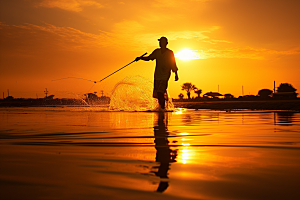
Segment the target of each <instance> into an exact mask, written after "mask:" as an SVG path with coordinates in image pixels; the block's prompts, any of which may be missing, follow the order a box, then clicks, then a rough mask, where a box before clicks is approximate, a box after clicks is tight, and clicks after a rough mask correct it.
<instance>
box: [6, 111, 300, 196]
mask: <svg viewBox="0 0 300 200" xmlns="http://www.w3.org/2000/svg"><path fill="white" fill-rule="evenodd" d="M0 162H1V165H0V194H1V199H72V200H73V199H151V200H152V199H224V200H225V199H226V200H227V199H261V200H266V199H272V200H274V199H278V200H279V199H280V200H281V199H285V200H289V199H298V195H299V192H298V190H299V187H300V181H299V180H300V171H299V168H300V113H294V112H281V111H280V112H270V111H268V112H265V111H259V112H258V111H237V112H222V111H210V110H198V111H194V110H184V109H181V110H178V111H176V112H174V113H147V112H107V111H105V112H103V111H101V110H85V109H83V108H55V107H54V108H5V109H4V108H0ZM16 191H18V192H16Z"/></svg>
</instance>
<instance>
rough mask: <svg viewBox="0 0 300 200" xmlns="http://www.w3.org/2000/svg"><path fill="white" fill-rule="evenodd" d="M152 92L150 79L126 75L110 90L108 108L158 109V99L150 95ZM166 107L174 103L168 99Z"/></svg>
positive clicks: (130, 109)
mask: <svg viewBox="0 0 300 200" xmlns="http://www.w3.org/2000/svg"><path fill="white" fill-rule="evenodd" d="M152 94H153V83H152V82H151V81H149V80H147V79H145V78H144V77H141V76H131V77H126V78H125V79H123V80H122V81H120V82H119V83H117V84H116V85H115V87H114V89H113V91H112V95H111V99H110V110H124V111H148V110H151V111H155V110H158V108H159V105H158V101H157V99H154V98H153V97H152ZM169 99H170V98H169ZM166 107H167V110H172V109H173V108H174V105H173V103H172V102H171V101H170V100H168V102H167V104H166Z"/></svg>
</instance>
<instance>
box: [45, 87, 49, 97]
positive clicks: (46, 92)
mask: <svg viewBox="0 0 300 200" xmlns="http://www.w3.org/2000/svg"><path fill="white" fill-rule="evenodd" d="M44 92H45V94H46V98H47V94H48V93H49V91H48V90H47V88H46V90H45V91H44Z"/></svg>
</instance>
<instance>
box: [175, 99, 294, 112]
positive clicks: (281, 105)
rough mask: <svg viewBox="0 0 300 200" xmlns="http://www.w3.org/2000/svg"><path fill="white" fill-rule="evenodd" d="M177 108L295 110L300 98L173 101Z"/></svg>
mask: <svg viewBox="0 0 300 200" xmlns="http://www.w3.org/2000/svg"><path fill="white" fill-rule="evenodd" d="M173 104H174V106H175V107H176V108H188V109H213V110H238V109H249V110H294V111H300V99H297V100H256V101H238V100H233V101H226V100H218V101H198V102H196V101H173Z"/></svg>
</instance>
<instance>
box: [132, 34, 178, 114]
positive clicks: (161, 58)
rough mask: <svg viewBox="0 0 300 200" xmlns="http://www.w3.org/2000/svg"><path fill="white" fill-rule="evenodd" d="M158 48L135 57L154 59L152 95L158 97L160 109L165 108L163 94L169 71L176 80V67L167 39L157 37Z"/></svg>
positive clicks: (146, 59)
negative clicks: (146, 54) (173, 74)
mask: <svg viewBox="0 0 300 200" xmlns="http://www.w3.org/2000/svg"><path fill="white" fill-rule="evenodd" d="M158 41H159V46H160V48H158V49H155V50H154V51H153V52H152V53H151V54H150V55H149V56H146V57H144V56H141V57H137V58H136V59H135V61H138V60H144V61H149V60H154V59H155V60H156V66H155V72H154V89H153V97H154V98H157V99H158V103H159V105H160V108H161V109H162V110H164V109H165V100H166V98H165V96H167V95H166V93H167V88H168V81H169V79H170V76H171V71H172V72H174V73H175V81H178V74H177V71H178V68H177V66H176V61H175V56H174V53H173V51H172V50H170V49H168V48H167V45H168V39H167V38H166V37H161V38H160V39H158Z"/></svg>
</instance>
